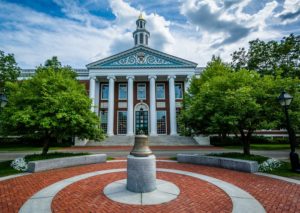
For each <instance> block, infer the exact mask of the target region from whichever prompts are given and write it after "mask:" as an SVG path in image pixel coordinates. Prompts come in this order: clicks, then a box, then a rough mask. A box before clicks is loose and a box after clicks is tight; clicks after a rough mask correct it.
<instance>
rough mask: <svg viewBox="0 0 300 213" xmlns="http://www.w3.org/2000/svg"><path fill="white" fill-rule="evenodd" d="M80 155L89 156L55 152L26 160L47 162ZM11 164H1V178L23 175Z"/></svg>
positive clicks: (28, 157)
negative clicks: (47, 160)
mask: <svg viewBox="0 0 300 213" xmlns="http://www.w3.org/2000/svg"><path fill="white" fill-rule="evenodd" d="M80 155H89V153H83V152H82V153H68V152H65V153H64V152H54V153H48V154H47V155H41V154H32V155H26V156H25V160H26V161H27V162H29V161H38V160H46V159H53V158H64V157H73V156H80ZM10 163H11V161H4V162H0V177H3V176H7V175H14V174H18V173H22V172H21V171H17V170H15V169H13V168H12V167H11V166H10Z"/></svg>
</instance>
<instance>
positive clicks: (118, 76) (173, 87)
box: [87, 16, 197, 136]
mask: <svg viewBox="0 0 300 213" xmlns="http://www.w3.org/2000/svg"><path fill="white" fill-rule="evenodd" d="M136 23H137V29H136V31H135V32H134V33H133V38H134V45H135V46H134V47H133V48H131V49H129V50H126V51H124V52H121V53H118V54H116V55H113V56H110V57H108V58H105V59H102V60H98V61H96V62H93V63H90V64H88V65H87V68H88V72H89V97H90V98H91V100H92V107H91V110H92V111H94V112H95V113H96V114H97V115H99V117H100V120H101V126H102V128H103V129H104V130H105V131H106V133H107V135H108V136H112V135H127V136H132V135H134V134H140V133H141V132H143V133H145V134H149V135H151V136H156V135H164V134H165V135H177V134H178V127H177V116H176V114H177V113H178V112H179V110H180V108H181V106H182V99H183V94H184V92H185V90H186V89H187V88H188V87H189V82H190V79H191V77H192V76H193V75H195V72H196V67H197V64H196V63H193V62H190V61H187V60H184V59H182V58H178V57H175V56H172V55H169V54H166V53H163V52H161V51H158V50H155V49H151V48H149V47H148V41H149V38H150V33H149V32H148V31H147V30H146V28H145V25H146V20H144V19H143V17H142V16H140V17H139V19H138V20H137V22H136Z"/></svg>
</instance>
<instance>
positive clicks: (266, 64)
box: [232, 34, 300, 78]
mask: <svg viewBox="0 0 300 213" xmlns="http://www.w3.org/2000/svg"><path fill="white" fill-rule="evenodd" d="M232 67H233V68H234V69H235V70H240V69H241V68H245V69H248V70H256V71H257V72H259V73H260V74H261V75H273V76H276V75H278V74H280V75H281V76H283V77H293V78H294V77H298V78H300V35H298V36H295V35H293V34H291V35H289V36H288V37H284V38H283V39H282V40H281V41H280V42H277V41H269V42H265V41H261V40H259V39H256V40H253V41H250V42H249V49H248V51H247V50H246V49H245V48H240V49H239V50H238V51H235V52H234V53H233V54H232Z"/></svg>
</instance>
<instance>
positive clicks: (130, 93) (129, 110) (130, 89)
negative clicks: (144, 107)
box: [126, 76, 134, 136]
mask: <svg viewBox="0 0 300 213" xmlns="http://www.w3.org/2000/svg"><path fill="white" fill-rule="evenodd" d="M126 78H127V80H128V84H127V135H128V136H132V135H133V80H134V76H127V77H126Z"/></svg>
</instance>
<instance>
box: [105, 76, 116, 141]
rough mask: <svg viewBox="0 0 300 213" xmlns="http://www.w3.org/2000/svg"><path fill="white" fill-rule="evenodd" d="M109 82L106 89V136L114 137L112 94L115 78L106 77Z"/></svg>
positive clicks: (113, 99)
mask: <svg viewBox="0 0 300 213" xmlns="http://www.w3.org/2000/svg"><path fill="white" fill-rule="evenodd" d="M107 79H108V80H109V87H108V112H107V135H108V136H112V135H114V101H115V98H114V92H115V90H114V89H115V79H116V78H115V76H107Z"/></svg>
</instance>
